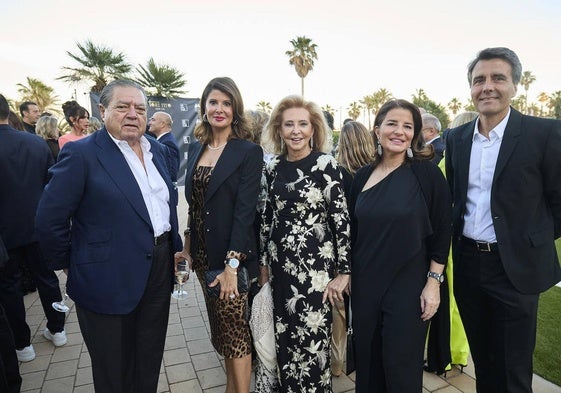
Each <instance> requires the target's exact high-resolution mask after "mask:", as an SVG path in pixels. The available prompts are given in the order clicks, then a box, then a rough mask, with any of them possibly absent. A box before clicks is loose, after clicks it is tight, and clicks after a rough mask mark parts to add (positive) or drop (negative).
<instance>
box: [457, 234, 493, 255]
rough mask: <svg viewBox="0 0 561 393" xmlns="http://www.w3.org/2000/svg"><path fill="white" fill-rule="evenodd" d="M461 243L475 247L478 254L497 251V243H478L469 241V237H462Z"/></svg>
mask: <svg viewBox="0 0 561 393" xmlns="http://www.w3.org/2000/svg"><path fill="white" fill-rule="evenodd" d="M462 242H463V243H465V244H469V245H470V246H472V247H475V248H476V249H477V251H480V252H497V251H499V245H498V243H488V242H480V241H478V240H473V239H470V238H469V237H465V236H462Z"/></svg>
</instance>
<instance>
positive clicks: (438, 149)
mask: <svg viewBox="0 0 561 393" xmlns="http://www.w3.org/2000/svg"><path fill="white" fill-rule="evenodd" d="M431 146H432V148H433V151H434V157H433V159H432V160H431V161H432V162H433V163H434V164H435V165H438V164H439V163H440V160H442V158H443V157H444V149H445V148H446V145H445V144H444V140H443V139H442V137H438V138H436V139H435V140H434V141H432V142H431Z"/></svg>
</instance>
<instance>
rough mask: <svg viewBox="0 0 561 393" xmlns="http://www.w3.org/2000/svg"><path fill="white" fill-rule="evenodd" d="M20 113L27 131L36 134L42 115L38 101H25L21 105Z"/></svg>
mask: <svg viewBox="0 0 561 393" xmlns="http://www.w3.org/2000/svg"><path fill="white" fill-rule="evenodd" d="M19 113H20V115H21V120H22V122H23V126H24V129H25V131H27V132H30V133H32V134H35V125H36V124H37V121H38V120H39V117H40V116H41V110H40V109H39V107H38V106H37V104H36V103H34V102H32V101H24V102H22V103H21V104H20V106H19Z"/></svg>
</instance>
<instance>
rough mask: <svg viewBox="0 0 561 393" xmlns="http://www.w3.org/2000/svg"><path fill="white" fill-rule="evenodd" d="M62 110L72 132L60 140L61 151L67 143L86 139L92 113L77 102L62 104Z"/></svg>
mask: <svg viewBox="0 0 561 393" xmlns="http://www.w3.org/2000/svg"><path fill="white" fill-rule="evenodd" d="M62 110H63V112H64V117H65V118H66V121H67V122H68V125H69V126H70V128H71V130H70V132H69V133H67V134H64V135H62V136H61V137H60V138H58V146H59V147H60V148H61V149H62V147H63V146H64V145H65V144H66V143H67V142H72V141H77V140H79V139H82V138H84V137H86V136H87V132H88V127H89V125H90V113H89V112H88V111H87V110H86V108H83V107H81V106H80V104H78V103H77V102H76V101H66V102H65V103H64V104H62Z"/></svg>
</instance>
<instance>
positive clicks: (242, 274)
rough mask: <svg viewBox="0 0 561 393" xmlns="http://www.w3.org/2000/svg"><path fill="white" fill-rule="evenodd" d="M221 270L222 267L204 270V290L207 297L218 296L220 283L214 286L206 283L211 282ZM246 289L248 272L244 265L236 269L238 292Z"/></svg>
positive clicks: (244, 291)
mask: <svg viewBox="0 0 561 393" xmlns="http://www.w3.org/2000/svg"><path fill="white" fill-rule="evenodd" d="M223 271H224V269H217V270H207V271H205V283H206V288H205V290H206V293H207V295H208V296H209V297H220V284H218V285H216V286H215V287H209V286H208V284H211V283H212V282H213V281H214V280H216V276H218V275H219V274H222V272H223ZM248 289H249V274H248V272H247V269H246V268H245V267H240V268H239V269H238V292H239V293H246V292H247V291H248Z"/></svg>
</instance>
